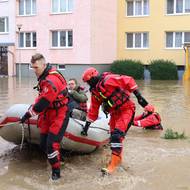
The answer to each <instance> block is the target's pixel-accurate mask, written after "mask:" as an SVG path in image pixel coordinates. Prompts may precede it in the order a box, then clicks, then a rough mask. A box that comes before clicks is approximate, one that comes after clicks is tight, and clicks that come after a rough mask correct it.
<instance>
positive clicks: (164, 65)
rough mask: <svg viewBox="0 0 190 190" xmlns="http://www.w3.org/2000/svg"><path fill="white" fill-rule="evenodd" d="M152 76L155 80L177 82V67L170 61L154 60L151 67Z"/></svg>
mask: <svg viewBox="0 0 190 190" xmlns="http://www.w3.org/2000/svg"><path fill="white" fill-rule="evenodd" d="M148 69H149V71H150V76H151V79H153V80H177V79H178V74H177V66H176V64H175V63H174V62H172V61H169V60H163V59H158V60H153V61H151V62H150V66H149V68H148Z"/></svg>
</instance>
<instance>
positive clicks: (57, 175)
mask: <svg viewBox="0 0 190 190" xmlns="http://www.w3.org/2000/svg"><path fill="white" fill-rule="evenodd" d="M60 177H61V175H60V169H52V176H51V178H52V180H58V179H59V178H60Z"/></svg>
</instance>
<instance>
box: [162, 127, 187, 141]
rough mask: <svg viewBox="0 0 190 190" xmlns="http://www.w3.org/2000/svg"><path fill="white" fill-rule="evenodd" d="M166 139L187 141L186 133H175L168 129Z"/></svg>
mask: <svg viewBox="0 0 190 190" xmlns="http://www.w3.org/2000/svg"><path fill="white" fill-rule="evenodd" d="M163 138H164V139H185V138H186V137H185V133H184V132H183V133H181V134H180V133H178V132H176V131H173V130H172V129H167V130H166V132H165V134H164V137H163Z"/></svg>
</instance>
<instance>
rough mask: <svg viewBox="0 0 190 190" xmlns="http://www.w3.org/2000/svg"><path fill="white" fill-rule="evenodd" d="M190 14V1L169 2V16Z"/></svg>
mask: <svg viewBox="0 0 190 190" xmlns="http://www.w3.org/2000/svg"><path fill="white" fill-rule="evenodd" d="M184 13H190V0H167V14H184Z"/></svg>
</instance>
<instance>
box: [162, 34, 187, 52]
mask: <svg viewBox="0 0 190 190" xmlns="http://www.w3.org/2000/svg"><path fill="white" fill-rule="evenodd" d="M167 33H172V34H173V39H172V47H167ZM176 33H182V38H181V41H182V43H181V47H176V46H175V45H176ZM185 33H190V31H185V32H184V31H166V32H165V48H166V49H183V44H184V43H190V40H189V42H187V41H186V42H185Z"/></svg>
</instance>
